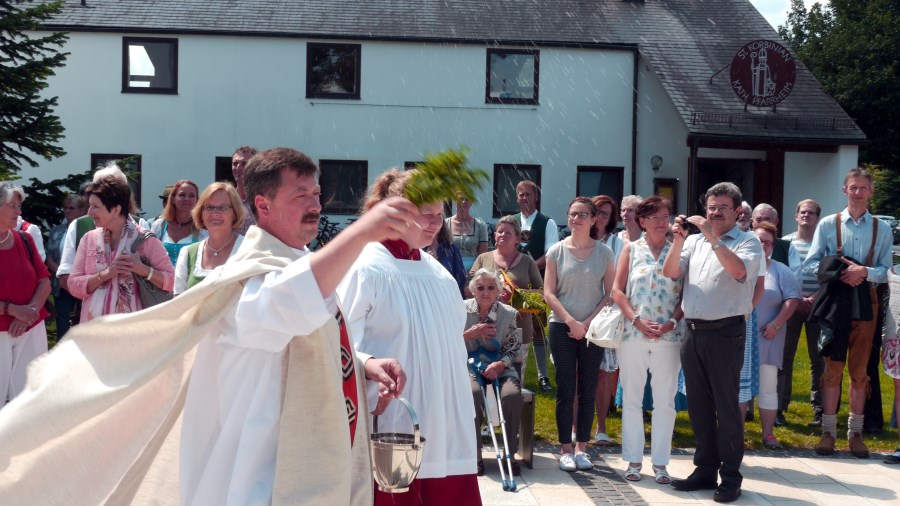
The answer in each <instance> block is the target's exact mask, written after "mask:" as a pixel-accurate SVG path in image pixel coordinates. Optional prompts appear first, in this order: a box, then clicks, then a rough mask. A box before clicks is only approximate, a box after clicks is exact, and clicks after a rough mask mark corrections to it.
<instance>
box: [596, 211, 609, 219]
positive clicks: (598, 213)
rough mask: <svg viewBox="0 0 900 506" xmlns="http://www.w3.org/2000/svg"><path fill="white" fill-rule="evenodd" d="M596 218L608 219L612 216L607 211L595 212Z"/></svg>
mask: <svg viewBox="0 0 900 506" xmlns="http://www.w3.org/2000/svg"><path fill="white" fill-rule="evenodd" d="M597 216H600V217H601V218H609V217H610V216H612V213H610V212H609V211H597Z"/></svg>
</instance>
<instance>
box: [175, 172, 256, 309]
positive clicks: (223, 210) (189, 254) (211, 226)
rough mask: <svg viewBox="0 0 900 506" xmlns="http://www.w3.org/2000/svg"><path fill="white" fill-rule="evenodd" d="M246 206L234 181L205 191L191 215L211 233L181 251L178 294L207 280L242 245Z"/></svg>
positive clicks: (177, 269)
mask: <svg viewBox="0 0 900 506" xmlns="http://www.w3.org/2000/svg"><path fill="white" fill-rule="evenodd" d="M244 215H245V212H244V206H243V204H241V198H240V197H239V196H238V193H237V190H236V189H235V188H234V186H232V185H231V183H213V184H211V185H209V186H207V187H206V189H205V190H203V193H201V194H200V198H199V199H198V200H197V205H196V206H194V210H193V212H192V217H193V219H194V226H195V227H197V229H198V230H205V231H206V232H207V234H209V236H208V237H207V238H206V239H203V240H202V241H200V242H195V243H194V244H191V245H190V246H188V247H186V248H182V250H181V251H180V252H179V253H178V262H177V263H176V264H175V295H178V294H179V293H182V292H184V291H185V290H187V289H188V288H190V287H192V286H194V285H196V284H197V283H199V282H201V281H203V280H204V279H206V276H207V275H209V272H210V271H212V270H213V269H215V268H216V267H218V266H220V265H222V264H224V263H225V262H226V261H227V260H228V258H229V257H231V255H233V254H234V253H235V252H236V251H237V250H238V248H239V247H240V246H241V242H243V240H244V236H242V235H240V234H238V230H239V229H240V228H241V224H242V223H243V222H244Z"/></svg>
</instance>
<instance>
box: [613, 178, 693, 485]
mask: <svg viewBox="0 0 900 506" xmlns="http://www.w3.org/2000/svg"><path fill="white" fill-rule="evenodd" d="M671 212H672V204H671V203H670V202H669V201H668V200H666V199H664V198H662V197H659V196H655V195H654V196H652V197H650V198H648V199H646V200H644V201H643V202H641V203H640V204H639V205H638V206H637V208H636V210H635V222H636V223H637V224H638V226H639V227H640V229H641V230H642V231H643V235H642V236H641V237H640V238H639V239H637V240H636V241H632V242H630V243H628V244H627V245H625V247H624V248H623V249H622V253H621V255H619V261H618V265H617V266H616V281H615V284H614V285H613V299H614V300H615V301H616V304H617V305H618V306H619V308H620V309H621V310H622V316H623V318H624V319H625V320H626V323H625V334H624V338H623V340H622V344H621V345H620V346H619V348H618V349H617V350H616V353H617V356H618V359H619V380H620V384H621V386H622V459H623V460H625V461H626V462H628V469H627V470H626V471H625V479H626V480H629V481H638V480H640V479H641V465H642V460H643V458H644V423H643V420H642V415H641V405H642V400H643V398H644V386H645V384H646V382H647V373H648V372H649V373H650V375H651V379H650V384H651V386H652V400H653V415H652V421H651V433H650V434H651V436H650V451H651V453H650V461H651V464H652V468H653V473H654V475H655V479H656V482H657V483H659V484H661V485H667V484H669V483H671V481H672V479H671V477H670V476H669V473H668V471H667V470H666V466H667V465H668V464H669V458H670V456H671V453H672V431H673V429H674V428H675V393H676V390H677V388H678V385H679V380H678V373H679V371H680V370H681V355H680V351H681V340H682V339H683V337H684V324H682V323H681V320H682V317H683V316H684V313H682V311H681V290H682V283H683V279H681V278H680V279H677V280H672V279H670V278H667V277H665V276H663V274H662V268H663V262H664V261H665V259H666V253H668V251H669V248H670V247H671V246H672V243H671V241H669V240H668V239H667V238H666V234H667V233H668V231H669V216H670V214H671Z"/></svg>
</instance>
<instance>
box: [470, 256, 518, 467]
mask: <svg viewBox="0 0 900 506" xmlns="http://www.w3.org/2000/svg"><path fill="white" fill-rule="evenodd" d="M501 283H502V281H501V280H500V276H499V275H498V274H497V272H496V271H493V270H489V269H479V270H477V271H476V272H475V274H474V275H473V276H472V280H471V281H470V282H469V289H470V290H471V291H472V294H473V295H474V298H472V299H467V300H466V330H465V332H463V339H464V340H465V342H466V350H467V351H468V352H469V357H470V358H474V359H475V363H476V364H475V367H473V368H470V376H471V383H472V397H473V399H474V401H475V439H476V441H477V445H478V457H479V458H478V475H479V476H481V475H483V474H484V462H483V461H482V460H481V423H482V422H483V421H484V417H485V413H484V399H485V398H484V396H483V395H482V392H481V384H484V385H485V387H486V388H490V389H491V390H493V388H494V380H497V382H498V384H499V386H500V407H501V409H502V410H503V418H504V420H505V421H506V434H507V436H508V437H507V440H508V443H509V448H507V450H508V453H509V455H515V453H516V450H517V449H518V442H519V440H518V438H517V436H516V435H517V434H518V432H519V420H520V418H521V413H522V386H521V383H520V382H519V376H518V375H517V374H516V369H515V367H514V361H515V359H516V356H517V355H518V353H519V346H520V345H521V343H522V338H521V336H520V335H519V332H518V331H517V328H516V310H515V309H513V308H512V307H510V306H507V305H506V304H503V303H501V302H500V301H499V300H498V298H499V295H500V287H501V286H502V284H501ZM475 368H477V369H478V372H477V373H476V372H475V370H474V369H475ZM475 374H480V375H481V377H480V378H477V377H476V376H475ZM479 380H480V381H479ZM501 441H502V439H500V440H498V444H499V443H500V442H501ZM512 469H513V474H514V475H515V476H518V475H519V463H518V462H513V464H512Z"/></svg>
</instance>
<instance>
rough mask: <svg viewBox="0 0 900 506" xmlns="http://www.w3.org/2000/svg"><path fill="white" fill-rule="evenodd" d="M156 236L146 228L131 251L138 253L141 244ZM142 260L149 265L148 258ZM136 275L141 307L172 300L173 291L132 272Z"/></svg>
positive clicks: (144, 307)
mask: <svg viewBox="0 0 900 506" xmlns="http://www.w3.org/2000/svg"><path fill="white" fill-rule="evenodd" d="M150 237H156V236H155V235H153V233H152V232H149V231H147V230H144V231H142V232H141V235H140V237H138V238H137V239H136V240H135V241H134V243H132V245H131V252H132V253H134V254H137V250H138V248H140V246H141V244H143V243H144V241H146V240H147V239H148V238H150ZM140 258H141V262H144V263H145V264H148V265H149V262H148V261H147V259H146V258H144V257H140ZM131 275H132V276H134V281H135V284H137V287H138V297H140V299H141V307H142V308H143V309H146V308H148V307H150V306H155V305H157V304H161V303H163V302H166V301H168V300H172V292H167V291H165V290H163V289H162V288H157V287H156V285H154V284H153V283H151V282H150V280H149V279H147V278H145V277H143V276H138V275H137V274H135V273H131Z"/></svg>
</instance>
